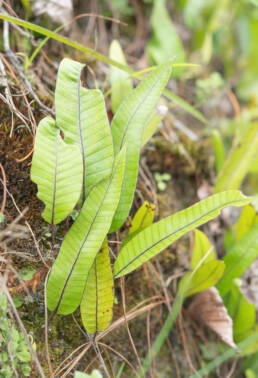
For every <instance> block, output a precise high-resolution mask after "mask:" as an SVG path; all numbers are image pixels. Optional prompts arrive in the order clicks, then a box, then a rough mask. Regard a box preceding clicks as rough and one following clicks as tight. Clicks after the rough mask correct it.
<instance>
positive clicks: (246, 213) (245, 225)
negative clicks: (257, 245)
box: [235, 205, 258, 240]
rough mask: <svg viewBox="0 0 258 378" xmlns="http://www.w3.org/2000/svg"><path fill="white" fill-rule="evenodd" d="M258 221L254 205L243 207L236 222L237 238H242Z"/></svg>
mask: <svg viewBox="0 0 258 378" xmlns="http://www.w3.org/2000/svg"><path fill="white" fill-rule="evenodd" d="M256 223H258V215H257V214H256V211H255V209H254V208H253V206H252V205H247V206H245V207H244V208H243V210H242V212H241V215H240V217H239V219H238V222H237V224H236V227H235V228H236V240H240V239H241V238H242V237H243V236H244V235H245V234H246V233H247V231H248V230H250V228H251V227H252V226H254V225H255V224H256Z"/></svg>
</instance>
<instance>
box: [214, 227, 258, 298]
mask: <svg viewBox="0 0 258 378" xmlns="http://www.w3.org/2000/svg"><path fill="white" fill-rule="evenodd" d="M257 258H258V223H257V224H256V225H254V226H253V227H252V228H250V230H249V231H248V232H247V233H246V234H245V235H244V236H243V237H242V238H241V239H240V240H239V241H238V242H236V243H235V244H234V245H233V247H232V249H231V250H230V252H229V253H228V254H227V255H226V256H225V257H224V258H223V261H224V263H225V264H226V270H225V273H224V275H223V277H222V279H221V280H220V282H219V283H218V285H217V289H218V290H219V292H220V295H221V296H224V295H225V294H226V293H227V292H228V291H229V290H230V289H231V288H232V285H233V280H234V279H235V278H239V277H241V275H242V274H243V273H244V272H245V271H246V269H247V268H248V267H249V266H250V265H251V264H252V262H253V261H254V260H255V259H257Z"/></svg>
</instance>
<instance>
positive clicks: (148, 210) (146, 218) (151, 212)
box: [129, 201, 156, 235]
mask: <svg viewBox="0 0 258 378" xmlns="http://www.w3.org/2000/svg"><path fill="white" fill-rule="evenodd" d="M155 209H156V206H155V205H151V204H150V203H149V202H147V201H144V202H143V204H142V206H141V207H140V208H139V209H138V210H137V212H136V213H135V216H134V217H133V220H132V223H131V227H130V231H129V234H130V235H132V234H134V235H135V233H136V232H139V231H142V230H144V229H145V228H146V227H148V226H150V225H151V224H152V223H153V220H154V217H155Z"/></svg>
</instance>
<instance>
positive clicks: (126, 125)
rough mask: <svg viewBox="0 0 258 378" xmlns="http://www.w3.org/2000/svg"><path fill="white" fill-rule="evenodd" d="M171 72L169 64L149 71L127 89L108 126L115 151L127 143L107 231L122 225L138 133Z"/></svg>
mask: <svg viewBox="0 0 258 378" xmlns="http://www.w3.org/2000/svg"><path fill="white" fill-rule="evenodd" d="M170 72H171V63H166V64H164V65H161V66H160V67H158V68H156V69H155V70H153V72H152V73H151V74H149V75H148V76H147V77H146V78H145V79H144V80H143V81H142V82H141V83H140V84H139V85H138V87H137V88H136V89H134V90H133V91H131V92H130V94H129V95H128V96H127V97H126V99H125V100H124V101H123V102H122V104H121V105H120V107H119V108H118V111H117V112H116V114H115V116H114V118H113V121H112V124H111V128H112V135H113V140H114V150H115V154H117V153H118V152H119V151H120V149H121V148H122V147H123V146H124V144H125V143H126V144H127V149H126V163H125V173H124V179H123V185H122V191H121V198H120V201H119V205H118V207H117V211H116V214H115V217H114V220H113V223H112V227H111V230H110V232H113V231H116V230H117V229H118V228H120V227H121V226H122V224H123V223H124V221H125V220H126V217H127V215H128V213H129V211H130V208H131V204H132V201H133V196H134V191H135V186H136V181H137V174H138V164H139V156H140V148H141V141H142V133H143V130H144V127H145V125H146V122H147V121H148V119H149V116H150V114H151V113H152V112H153V109H154V107H155V105H156V104H157V102H158V100H159V97H160V96H161V94H162V91H163V89H164V87H165V85H166V84H167V81H168V79H169V76H170Z"/></svg>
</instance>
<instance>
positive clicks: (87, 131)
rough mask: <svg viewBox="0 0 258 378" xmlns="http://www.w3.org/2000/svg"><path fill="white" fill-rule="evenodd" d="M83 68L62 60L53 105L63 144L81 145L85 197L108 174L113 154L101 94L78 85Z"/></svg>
mask: <svg viewBox="0 0 258 378" xmlns="http://www.w3.org/2000/svg"><path fill="white" fill-rule="evenodd" d="M82 69H83V65H82V64H81V63H78V62H75V61H73V60H70V59H67V58H65V59H63V60H62V62H61V64H60V66H59V70H58V78H57V85H56V92H55V106H56V123H57V126H58V127H59V128H60V129H61V130H62V131H63V132H64V135H65V141H67V142H68V143H76V144H78V145H79V146H80V151H81V159H82V165H83V183H84V185H83V190H84V192H83V194H84V195H83V197H85V195H86V194H88V193H89V191H90V189H91V188H92V186H93V185H95V184H96V183H98V182H99V181H100V180H101V179H103V178H104V177H108V176H109V175H110V173H111V169H112V164H113V159H114V153H113V141H112V135H111V129H110V126H109V122H108V118H107V113H106V107H105V101H104V97H103V94H102V93H101V92H100V91H99V90H88V89H86V88H83V87H82V86H81V72H82Z"/></svg>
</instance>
